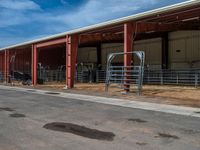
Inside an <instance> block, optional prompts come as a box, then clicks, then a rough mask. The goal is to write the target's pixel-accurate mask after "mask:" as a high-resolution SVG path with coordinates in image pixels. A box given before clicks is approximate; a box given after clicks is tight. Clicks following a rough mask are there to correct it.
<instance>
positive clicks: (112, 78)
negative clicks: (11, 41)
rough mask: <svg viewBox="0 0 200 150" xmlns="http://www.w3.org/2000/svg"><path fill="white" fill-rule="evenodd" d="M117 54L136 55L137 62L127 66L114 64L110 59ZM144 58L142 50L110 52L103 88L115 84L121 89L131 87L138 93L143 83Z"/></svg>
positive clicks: (127, 89)
mask: <svg viewBox="0 0 200 150" xmlns="http://www.w3.org/2000/svg"><path fill="white" fill-rule="evenodd" d="M117 56H127V59H128V57H129V58H131V59H132V58H133V57H134V56H136V57H137V58H138V60H139V63H138V64H130V65H129V66H124V65H123V66H116V65H112V61H113V60H114V59H115V58H116V57H117ZM144 60H145V53H144V52H143V51H134V52H127V53H123V52H121V53H111V54H109V56H108V59H107V70H106V85H105V90H106V91H108V88H109V87H110V86H111V85H112V84H115V85H116V86H117V87H120V88H121V89H122V90H125V91H130V90H131V89H132V87H134V89H135V88H136V89H137V93H138V94H139V95H140V94H141V91H142V85H143V75H144Z"/></svg>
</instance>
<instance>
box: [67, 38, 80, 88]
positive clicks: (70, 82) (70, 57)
mask: <svg viewBox="0 0 200 150" xmlns="http://www.w3.org/2000/svg"><path fill="white" fill-rule="evenodd" d="M66 40H67V43H66V84H67V88H73V87H74V79H75V71H76V55H77V49H78V35H67V37H66Z"/></svg>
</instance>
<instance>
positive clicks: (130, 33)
mask: <svg viewBox="0 0 200 150" xmlns="http://www.w3.org/2000/svg"><path fill="white" fill-rule="evenodd" d="M135 27H136V26H135V24H133V23H125V24H124V53H125V54H124V69H125V75H124V89H125V91H126V92H129V91H130V85H129V80H128V74H129V73H128V70H129V69H130V68H129V67H130V66H131V59H132V54H127V53H129V52H132V51H133V43H134V32H135V29H136V28H135ZM126 71H127V72H126Z"/></svg>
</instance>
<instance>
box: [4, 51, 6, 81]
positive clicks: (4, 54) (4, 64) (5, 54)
mask: <svg viewBox="0 0 200 150" xmlns="http://www.w3.org/2000/svg"><path fill="white" fill-rule="evenodd" d="M6 74H7V50H5V52H4V81H5V82H7V75H6Z"/></svg>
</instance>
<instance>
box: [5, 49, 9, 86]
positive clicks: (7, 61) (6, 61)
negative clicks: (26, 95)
mask: <svg viewBox="0 0 200 150" xmlns="http://www.w3.org/2000/svg"><path fill="white" fill-rule="evenodd" d="M4 56H5V58H4V81H5V82H6V83H9V82H10V80H9V79H10V54H9V50H5V53H4Z"/></svg>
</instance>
